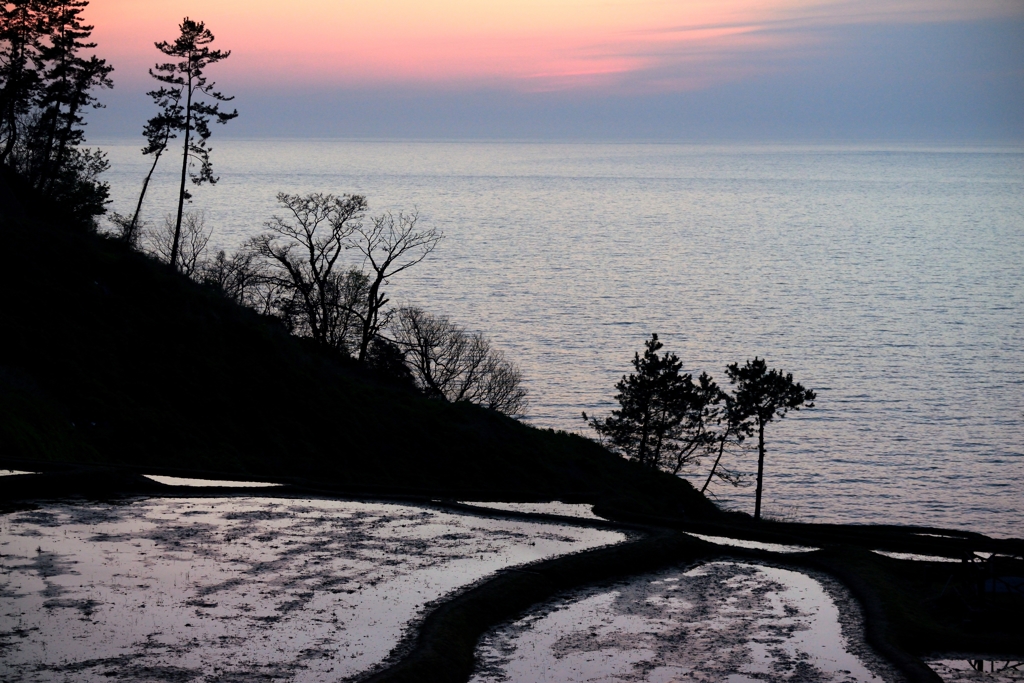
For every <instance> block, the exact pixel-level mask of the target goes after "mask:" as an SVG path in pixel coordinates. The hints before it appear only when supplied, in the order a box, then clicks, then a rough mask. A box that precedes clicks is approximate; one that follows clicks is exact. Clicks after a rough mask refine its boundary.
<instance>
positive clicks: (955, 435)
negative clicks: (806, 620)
mask: <svg viewBox="0 0 1024 683" xmlns="http://www.w3.org/2000/svg"><path fill="white" fill-rule="evenodd" d="M103 147H104V148H105V149H106V150H107V151H108V152H109V153H110V156H111V159H112V161H113V169H112V171H111V172H110V174H109V176H108V179H109V180H110V182H111V184H112V185H113V198H114V207H115V208H116V209H118V210H120V211H122V212H123V211H126V210H130V209H131V208H133V207H134V198H135V196H136V193H137V191H138V188H139V186H140V185H141V179H142V177H143V175H144V173H145V169H146V165H145V160H144V159H143V158H142V157H141V155H140V154H138V148H139V142H138V141H134V140H133V141H129V142H123V141H122V142H114V143H110V144H104V145H103ZM214 147H215V150H214V153H213V159H214V162H215V164H216V169H217V171H218V173H219V174H220V176H221V182H220V183H219V184H218V185H217V186H215V187H212V188H211V187H203V188H200V189H198V190H197V191H196V192H195V195H196V198H195V206H196V207H199V208H203V209H205V210H206V211H207V214H208V218H209V224H210V225H212V226H214V227H215V229H216V231H217V232H216V234H215V237H214V239H215V241H216V242H218V243H219V244H220V245H224V246H228V247H231V246H233V245H235V244H237V243H238V242H239V241H241V240H242V239H244V238H245V237H246V236H249V235H252V234H253V233H255V232H257V231H258V230H259V229H260V224H261V223H262V221H264V220H266V219H267V218H268V217H269V216H270V215H271V214H272V213H273V212H274V195H275V193H276V192H278V191H286V192H293V193H296V192H311V191H324V192H335V193H341V192H359V193H364V194H366V195H367V196H368V197H369V200H370V203H371V208H372V209H373V211H381V210H385V209H394V210H397V209H405V210H410V209H413V208H414V207H415V208H418V209H419V212H420V217H421V220H422V222H423V224H424V225H429V226H433V227H439V228H442V229H443V230H444V232H445V233H446V235H447V239H446V240H445V241H444V242H443V243H442V245H441V246H440V248H439V249H438V250H437V252H436V253H435V255H434V256H433V257H432V258H431V259H430V260H429V261H427V262H425V263H423V264H422V265H420V266H418V267H417V268H416V269H413V270H412V271H409V272H408V273H407V274H406V275H403V276H402V277H400V278H399V279H398V280H396V281H395V282H394V283H393V285H392V288H391V291H392V293H393V296H394V299H395V301H399V302H413V303H417V304H420V305H422V306H424V307H425V308H427V309H429V310H431V311H435V312H439V313H445V314H448V315H450V316H452V317H453V318H455V319H456V320H458V321H459V322H461V323H462V324H463V325H465V326H467V327H470V328H476V329H480V330H482V331H484V332H485V333H486V334H488V335H489V336H491V337H492V338H493V339H494V340H495V341H496V342H497V343H498V345H500V346H501V347H503V348H504V349H506V350H507V351H508V353H509V355H511V356H512V357H513V358H515V359H516V360H518V361H519V362H520V363H521V365H522V367H523V370H524V372H525V374H526V376H527V377H528V378H529V388H530V391H531V396H532V408H531V411H530V414H529V418H528V419H529V420H530V421H532V422H533V423H535V424H538V425H542V426H551V427H556V428H561V429H568V430H583V429H584V425H583V423H582V420H581V419H580V418H579V415H580V411H581V410H586V411H587V412H588V413H597V414H602V413H604V412H606V411H607V410H609V409H610V408H611V407H612V404H611V400H612V397H613V395H614V389H613V385H614V383H615V382H616V381H617V379H618V378H619V377H620V376H621V375H622V373H624V372H626V371H628V370H629V369H630V366H629V361H630V359H631V358H632V355H633V353H634V351H636V350H638V349H640V348H641V346H642V343H643V341H644V339H645V338H647V337H648V336H649V335H650V333H651V332H657V333H659V335H661V338H662V339H663V340H664V341H665V343H666V347H667V348H668V349H670V350H672V351H675V352H676V353H678V354H679V356H680V357H681V358H682V359H683V361H684V364H685V367H686V368H687V369H689V370H691V371H694V372H698V371H700V370H707V371H708V372H710V373H711V374H712V375H714V376H715V377H716V378H718V379H719V380H720V381H724V379H725V377H724V366H725V365H726V363H729V362H733V361H740V362H742V361H744V360H745V359H748V358H752V357H754V356H755V355H757V356H762V357H766V358H767V359H768V361H769V363H770V364H771V365H772V366H775V367H781V368H783V369H785V370H786V371H789V372H792V373H793V374H794V376H795V377H796V379H797V380H799V381H801V382H803V383H804V384H805V385H807V386H809V387H811V388H814V389H816V390H817V391H818V396H819V398H818V401H817V404H818V407H817V408H816V409H814V410H813V411H809V412H805V413H800V414H797V415H795V416H791V417H789V418H787V419H786V420H784V421H783V422H782V423H777V424H773V425H772V426H771V427H770V428H769V431H768V449H769V452H768V456H767V464H766V490H765V503H766V509H767V512H768V514H771V515H776V516H782V517H788V518H795V519H802V520H831V521H852V522H903V523H917V524H934V525H944V526H954V527H959V528H966V529H972V530H977V531H982V532H987V533H993V534H997V535H1004V536H1005V535H1015V536H1020V535H1021V531H1020V529H1022V528H1024V447H1022V443H1024V285H1022V277H1021V271H1022V266H1024V151H1022V150H1020V149H1016V150H1014V149H974V150H967V149H926V148H905V149H885V150H879V149H870V148H853V147H849V148H826V147H785V146H776V147H710V146H683V145H655V144H652V145H635V144H621V145H617V144H566V145H558V144H526V143H522V144H512V143H493V144H492V143H450V142H444V143H440V142H439V143H426V142H423V143H412V142H410V143H402V142H345V141H249V142H244V141H220V142H216V143H215V145H214ZM172 161H174V160H173V159H167V160H166V162H168V163H166V165H165V166H164V167H163V168H162V169H161V175H160V176H159V177H158V178H157V181H156V186H155V187H154V190H153V193H152V198H151V201H150V202H149V203H148V205H147V209H146V211H147V214H148V216H150V217H152V218H159V217H160V216H161V215H163V214H164V213H165V212H167V211H169V210H170V209H171V208H172V205H173V168H172V166H173V164H172V163H170V162H172ZM162 163H163V162H162ZM729 464H730V465H731V466H733V467H735V468H738V469H741V470H746V471H750V470H752V469H753V468H754V467H756V462H755V458H753V457H749V456H748V457H746V458H745V459H744V460H742V461H740V460H734V461H733V462H731V463H729ZM702 472H703V470H694V471H693V472H691V473H689V476H691V477H692V478H693V479H694V480H695V481H696V480H701V479H702ZM713 491H714V493H715V494H716V495H718V496H719V498H720V500H721V501H722V502H724V503H725V504H726V505H729V506H733V507H739V508H742V509H745V510H748V511H749V510H752V508H753V500H752V498H753V491H752V488H744V489H739V490H733V489H730V488H728V487H725V486H723V485H717V486H716V487H715V488H714V489H713Z"/></svg>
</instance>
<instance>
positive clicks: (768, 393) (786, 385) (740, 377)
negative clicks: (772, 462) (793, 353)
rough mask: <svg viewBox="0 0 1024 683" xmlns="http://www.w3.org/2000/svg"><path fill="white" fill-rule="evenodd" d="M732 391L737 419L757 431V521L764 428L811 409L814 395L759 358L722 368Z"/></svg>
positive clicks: (759, 503)
mask: <svg viewBox="0 0 1024 683" xmlns="http://www.w3.org/2000/svg"><path fill="white" fill-rule="evenodd" d="M725 371H726V373H727V374H728V375H729V381H730V382H731V383H732V384H734V385H735V387H734V389H733V401H734V410H735V414H736V416H737V419H738V420H741V421H746V420H752V421H753V427H754V428H756V429H757V494H756V502H755V503H754V519H755V520H758V519H761V490H762V480H763V476H764V452H765V448H764V428H765V426H766V425H767V424H768V423H769V422H772V421H773V420H774V419H775V418H779V419H782V418H784V417H785V416H786V413H787V412H788V411H790V410H800V408H801V407H803V408H813V407H814V399H815V394H814V392H813V391H811V390H810V389H805V388H804V387H803V385H801V384H799V383H798V382H794V381H793V375H792V374H783V373H782V371H781V370H774V369H773V370H769V369H768V364H767V363H766V362H765V361H764V359H763V358H758V357H756V356H755V357H754V360H752V361H750V360H748V361H747V364H746V365H744V366H743V367H740V366H739V364H738V363H733V364H732V365H729V366H726V369H725Z"/></svg>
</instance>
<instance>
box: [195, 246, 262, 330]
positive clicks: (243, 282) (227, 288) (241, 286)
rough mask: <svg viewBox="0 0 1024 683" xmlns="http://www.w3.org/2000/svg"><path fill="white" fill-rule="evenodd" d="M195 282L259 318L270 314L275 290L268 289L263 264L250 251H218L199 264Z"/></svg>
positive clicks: (258, 257)
mask: <svg viewBox="0 0 1024 683" xmlns="http://www.w3.org/2000/svg"><path fill="white" fill-rule="evenodd" d="M199 280H200V281H201V282H203V283H204V284H206V285H209V286H211V287H214V288H216V289H217V290H219V291H220V292H221V293H222V294H224V296H226V297H228V298H229V299H231V300H232V301H234V302H235V303H237V304H240V305H242V306H247V307H249V308H251V309H253V310H255V311H256V312H258V313H261V314H263V315H271V314H272V313H273V312H274V308H273V306H274V303H275V302H276V301H277V300H278V296H277V295H278V294H279V291H278V290H277V289H275V288H274V287H272V286H271V283H270V281H269V278H268V273H267V268H266V262H265V261H264V260H263V258H262V257H260V255H259V254H257V253H256V252H255V251H253V250H252V249H248V248H243V249H239V250H238V251H236V252H235V253H234V254H232V255H231V256H228V255H227V253H226V252H225V251H224V250H223V249H221V250H220V251H218V252H217V255H216V256H215V257H213V258H212V259H210V260H209V261H205V262H203V263H202V271H201V273H200V275H199Z"/></svg>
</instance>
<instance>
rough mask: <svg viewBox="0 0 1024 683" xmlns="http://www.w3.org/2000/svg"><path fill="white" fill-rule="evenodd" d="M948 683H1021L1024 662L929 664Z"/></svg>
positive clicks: (951, 660) (980, 661)
mask: <svg viewBox="0 0 1024 683" xmlns="http://www.w3.org/2000/svg"><path fill="white" fill-rule="evenodd" d="M928 666H930V667H931V668H932V669H933V670H934V671H935V673H937V674H939V677H940V678H942V680H943V681H945V682H946V683H968V682H969V681H973V682H974V683H1019V682H1020V681H1024V662H1022V661H1020V660H1014V661H1005V660H1003V661H996V660H988V659H941V660H936V661H931V662H928Z"/></svg>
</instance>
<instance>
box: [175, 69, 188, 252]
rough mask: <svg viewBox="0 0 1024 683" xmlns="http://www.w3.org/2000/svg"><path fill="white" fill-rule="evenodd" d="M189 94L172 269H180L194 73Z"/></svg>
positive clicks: (186, 101) (186, 103)
mask: <svg viewBox="0 0 1024 683" xmlns="http://www.w3.org/2000/svg"><path fill="white" fill-rule="evenodd" d="M187 87H188V95H187V96H186V100H185V151H184V153H183V154H182V156H181V186H180V187H179V188H178V219H177V221H176V222H175V224H174V241H173V242H172V243H171V270H177V269H178V240H179V239H180V237H181V213H182V211H183V210H184V209H185V177H186V176H187V175H188V142H189V140H188V134H189V133H190V132H191V130H192V74H189V77H188V86H187Z"/></svg>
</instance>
